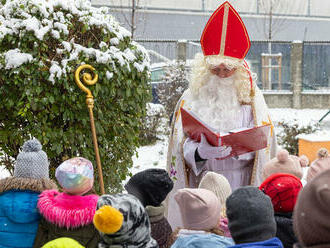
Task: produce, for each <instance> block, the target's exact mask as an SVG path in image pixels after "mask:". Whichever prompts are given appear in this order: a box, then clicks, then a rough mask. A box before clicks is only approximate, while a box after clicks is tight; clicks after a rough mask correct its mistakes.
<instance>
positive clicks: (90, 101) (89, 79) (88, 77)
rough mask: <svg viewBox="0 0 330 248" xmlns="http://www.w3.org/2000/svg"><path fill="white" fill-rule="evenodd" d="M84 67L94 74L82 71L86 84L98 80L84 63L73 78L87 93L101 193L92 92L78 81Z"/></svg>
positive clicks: (90, 67)
mask: <svg viewBox="0 0 330 248" xmlns="http://www.w3.org/2000/svg"><path fill="white" fill-rule="evenodd" d="M84 69H88V70H91V71H93V74H94V78H92V75H91V74H90V73H87V72H85V73H83V75H82V79H83V82H84V83H86V84H88V85H94V84H96V82H97V80H98V75H97V74H96V73H95V72H94V71H95V68H94V67H92V66H91V65H87V64H85V65H81V66H79V67H78V69H77V70H76V72H75V77H74V78H75V81H76V84H77V85H78V86H79V88H80V89H81V90H83V91H84V92H85V93H86V94H87V95H86V104H87V108H88V112H89V119H90V123H91V130H92V138H93V144H94V152H95V157H96V164H97V170H98V174H99V180H100V192H101V194H102V195H103V194H104V193H105V192H104V182H103V174H102V166H101V159H100V154H99V147H98V143H97V137H96V130H95V123H94V114H93V108H94V97H93V95H92V92H91V91H90V90H89V89H88V88H87V87H86V86H85V85H84V84H83V83H82V82H81V81H80V72H81V71H82V70H84Z"/></svg>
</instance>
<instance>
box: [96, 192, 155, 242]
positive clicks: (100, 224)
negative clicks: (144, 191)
mask: <svg viewBox="0 0 330 248" xmlns="http://www.w3.org/2000/svg"><path fill="white" fill-rule="evenodd" d="M97 209H98V210H97V211H96V213H95V215H94V220H93V223H94V226H95V227H96V229H97V230H98V231H99V232H100V235H101V239H102V243H104V244H107V245H110V246H111V245H114V246H115V245H118V246H120V245H123V244H125V245H126V246H127V247H136V248H156V247H158V245H157V242H156V241H155V240H154V239H152V238H151V236H150V222H149V217H148V215H147V213H146V210H145V208H144V207H143V206H142V204H141V202H140V201H139V200H138V199H137V198H136V197H135V196H133V195H130V194H115V195H103V196H101V197H100V198H99V200H98V202H97ZM126 246H125V247H126ZM111 247H112V246H111Z"/></svg>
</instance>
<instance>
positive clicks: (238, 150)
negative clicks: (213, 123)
mask: <svg viewBox="0 0 330 248" xmlns="http://www.w3.org/2000/svg"><path fill="white" fill-rule="evenodd" d="M180 111H181V118H182V128H183V131H184V132H185V134H186V135H188V136H189V137H190V138H191V139H193V140H196V141H198V142H200V139H201V134H202V133H203V134H204V135H205V137H206V139H207V141H208V142H209V143H210V144H211V145H213V146H230V147H231V148H232V152H231V154H230V155H229V156H228V157H232V156H238V155H241V154H244V153H248V152H253V151H257V150H261V149H263V148H266V147H267V138H268V135H269V131H270V124H268V125H263V126H259V127H253V128H239V129H235V130H230V131H229V132H227V133H221V134H220V133H219V132H218V131H217V130H216V129H215V128H213V127H210V126H209V125H207V124H206V123H205V122H203V121H202V120H200V119H199V118H198V117H197V116H196V115H195V114H193V113H192V112H191V111H189V110H186V109H184V108H180Z"/></svg>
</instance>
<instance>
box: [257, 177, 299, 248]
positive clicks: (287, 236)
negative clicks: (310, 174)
mask: <svg viewBox="0 0 330 248" xmlns="http://www.w3.org/2000/svg"><path fill="white" fill-rule="evenodd" d="M302 188H303V186H302V183H301V181H300V179H299V178H298V177H295V176H294V175H291V174H284V173H277V174H273V175H271V176H270V177H268V178H267V179H266V180H265V181H264V182H263V183H262V184H261V185H260V187H259V189H260V190H261V191H263V192H264V193H265V194H266V195H268V196H269V197H270V199H271V200H272V204H273V207H274V211H275V221H276V226H277V228H276V237H278V238H279V239H280V240H281V241H282V243H283V246H284V247H285V248H292V246H293V244H294V243H296V242H297V238H296V236H295V234H294V232H293V223H292V212H293V208H294V206H295V204H296V201H297V198H298V194H299V192H300V190H301V189H302Z"/></svg>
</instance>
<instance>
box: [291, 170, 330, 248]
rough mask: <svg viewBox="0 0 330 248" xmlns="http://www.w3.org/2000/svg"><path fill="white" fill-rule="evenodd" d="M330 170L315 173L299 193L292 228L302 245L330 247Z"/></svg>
mask: <svg viewBox="0 0 330 248" xmlns="http://www.w3.org/2000/svg"><path fill="white" fill-rule="evenodd" d="M329 182H330V170H326V171H324V172H322V173H321V174H319V175H317V176H316V177H315V178H314V179H313V180H312V181H310V182H309V183H307V184H306V186H305V187H304V188H303V189H302V191H301V192H300V194H299V197H298V200H297V204H296V206H295V209H294V211H293V228H294V232H295V234H296V236H297V239H298V241H299V243H300V245H301V246H302V247H324V248H325V247H330V220H329V216H330V208H329V206H330V184H329Z"/></svg>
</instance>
